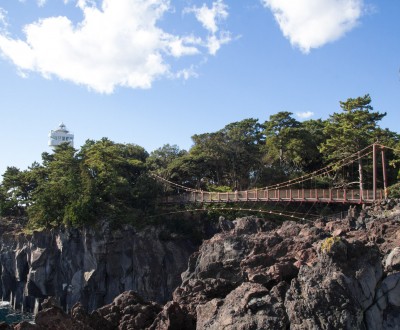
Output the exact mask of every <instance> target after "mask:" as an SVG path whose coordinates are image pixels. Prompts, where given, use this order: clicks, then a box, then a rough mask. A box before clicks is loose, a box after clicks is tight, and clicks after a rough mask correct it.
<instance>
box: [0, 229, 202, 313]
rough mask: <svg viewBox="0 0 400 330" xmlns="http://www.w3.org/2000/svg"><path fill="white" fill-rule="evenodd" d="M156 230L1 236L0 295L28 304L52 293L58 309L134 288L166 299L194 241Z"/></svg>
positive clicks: (92, 305)
mask: <svg viewBox="0 0 400 330" xmlns="http://www.w3.org/2000/svg"><path fill="white" fill-rule="evenodd" d="M160 231H161V229H155V228H147V229H145V230H141V231H136V230H134V229H132V228H127V229H125V230H119V231H113V232H110V231H101V232H95V231H92V230H85V229H82V230H72V229H71V230H51V231H42V232H34V233H33V234H32V235H23V234H20V235H18V236H6V235H3V236H2V238H1V240H0V244H1V252H0V263H1V267H0V269H1V270H0V277H1V285H0V294H1V296H2V298H3V299H5V300H9V299H10V297H11V299H12V300H13V304H14V305H15V306H16V307H17V308H19V307H20V306H21V305H22V304H24V305H25V310H26V308H30V309H33V307H34V302H35V299H40V300H43V299H44V298H46V297H49V296H53V297H57V299H58V300H59V302H60V304H61V306H62V307H63V309H70V308H71V307H72V306H73V305H74V304H75V303H76V302H78V301H79V302H80V303H81V304H82V305H83V306H84V308H85V309H86V310H89V311H91V310H94V309H96V308H99V307H101V306H103V305H105V304H107V303H110V302H111V301H112V300H113V299H114V298H115V297H116V296H117V295H118V294H120V293H122V292H124V291H127V290H135V291H136V292H138V293H139V294H140V295H141V296H142V297H144V298H145V299H149V300H154V301H157V302H160V303H162V302H166V301H167V300H169V299H171V296H172V291H173V290H174V289H175V288H176V287H177V286H178V285H179V284H180V273H181V272H182V271H183V270H184V269H185V268H186V265H187V260H188V258H189V255H190V254H191V253H192V252H193V251H194V248H195V246H194V245H193V244H192V243H191V242H190V241H189V240H188V239H174V240H162V239H160Z"/></svg>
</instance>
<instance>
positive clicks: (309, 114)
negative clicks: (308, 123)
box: [296, 111, 314, 119]
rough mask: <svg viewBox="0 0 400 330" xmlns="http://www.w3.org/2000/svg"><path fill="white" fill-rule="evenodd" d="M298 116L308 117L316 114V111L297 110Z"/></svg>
mask: <svg viewBox="0 0 400 330" xmlns="http://www.w3.org/2000/svg"><path fill="white" fill-rule="evenodd" d="M296 116H297V117H299V118H301V119H307V118H310V117H312V116H314V112H311V111H306V112H296Z"/></svg>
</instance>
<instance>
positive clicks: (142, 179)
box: [0, 94, 400, 228]
mask: <svg viewBox="0 0 400 330" xmlns="http://www.w3.org/2000/svg"><path fill="white" fill-rule="evenodd" d="M340 110H341V111H340V112H337V113H336V112H335V113H333V114H332V115H331V116H330V117H329V118H328V119H327V120H322V119H317V120H305V121H302V122H301V121H298V120H296V119H295V118H294V117H293V113H291V112H287V111H281V112H278V113H276V114H272V115H270V117H269V119H268V120H266V121H265V122H263V123H260V122H259V120H258V119H255V118H248V119H244V120H241V121H238V122H233V123H230V124H227V125H226V126H225V127H223V128H222V129H220V130H218V131H216V132H210V133H202V134H196V135H193V136H192V141H193V145H192V147H191V148H190V149H189V150H188V151H186V150H181V149H179V147H178V146H177V145H169V144H165V145H163V146H162V147H160V148H159V149H156V150H154V151H152V152H151V153H150V154H149V153H148V152H147V151H146V150H145V149H144V148H143V147H141V146H138V145H135V144H121V143H115V142H113V141H111V140H109V139H107V138H103V139H101V140H98V141H93V140H87V141H86V143H85V144H84V145H83V146H82V147H81V149H80V150H76V149H74V148H72V147H71V146H69V145H67V144H62V145H60V146H57V147H56V148H55V149H54V151H53V152H52V153H47V152H45V153H43V154H42V159H41V163H38V162H35V163H34V164H32V166H31V167H29V168H28V169H27V170H23V171H21V170H20V169H18V168H16V167H13V166H10V167H8V168H7V170H6V171H5V172H4V174H3V180H2V183H1V185H0V215H2V216H9V215H15V216H18V215H27V216H28V217H29V224H30V226H31V227H33V228H38V227H49V226H59V225H64V226H83V225H90V224H93V223H95V222H96V221H98V220H106V221H108V222H110V223H111V224H114V225H121V224H124V223H137V222H138V221H139V222H140V219H142V218H143V217H144V216H145V215H148V214H151V213H155V212H157V201H158V198H159V197H160V196H162V195H163V194H166V193H169V192H170V191H169V190H168V189H167V188H166V187H165V186H163V185H162V184H160V183H159V182H157V181H156V180H154V179H153V176H152V175H151V174H152V173H155V174H157V175H158V176H160V177H162V178H164V179H166V180H170V181H172V182H174V183H177V184H179V185H183V186H187V187H192V188H196V189H203V190H209V191H227V190H231V191H233V190H247V189H253V188H260V187H266V186H269V185H271V184H274V183H279V182H282V181H286V180H289V179H292V178H296V177H300V176H302V175H304V174H305V173H311V172H313V171H315V170H317V169H320V168H323V167H325V166H327V165H329V164H331V163H334V162H335V161H337V160H339V159H343V158H345V157H347V156H349V155H351V154H354V153H356V152H357V151H359V150H361V149H363V148H365V147H367V146H369V145H371V144H372V143H375V142H379V143H382V144H385V145H386V146H390V147H392V148H393V150H388V152H387V158H388V162H389V163H390V164H391V165H392V166H391V167H390V169H389V172H388V173H389V178H390V180H391V183H392V184H394V183H396V180H397V175H398V169H397V168H398V166H399V164H400V161H399V159H400V158H399V156H400V152H398V151H396V150H399V149H400V147H399V146H400V139H399V135H398V134H397V133H396V132H392V131H389V130H388V129H383V128H381V127H380V126H379V122H380V121H381V120H382V118H384V116H385V115H386V113H380V112H377V111H374V109H373V107H372V105H371V97H370V96H369V95H368V94H367V95H364V96H362V97H357V98H349V99H347V100H346V101H343V102H340ZM360 168H361V167H360ZM360 175H361V174H360ZM353 176H354V175H353ZM329 180H331V181H332V182H329V184H335V180H336V181H338V180H348V181H351V180H354V177H351V175H349V174H348V175H341V177H340V178H339V176H336V175H333V176H332V177H331V178H329Z"/></svg>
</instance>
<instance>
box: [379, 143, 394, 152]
mask: <svg viewBox="0 0 400 330" xmlns="http://www.w3.org/2000/svg"><path fill="white" fill-rule="evenodd" d="M376 145H377V146H379V147H381V148H382V149H390V150H393V151H396V152H400V149H397V148H393V147H388V146H385V145H383V144H378V143H376Z"/></svg>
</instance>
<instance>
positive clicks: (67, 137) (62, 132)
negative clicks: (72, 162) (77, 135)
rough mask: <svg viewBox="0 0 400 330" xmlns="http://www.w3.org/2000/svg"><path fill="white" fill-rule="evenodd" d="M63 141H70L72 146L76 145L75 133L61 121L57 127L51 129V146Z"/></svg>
mask: <svg viewBox="0 0 400 330" xmlns="http://www.w3.org/2000/svg"><path fill="white" fill-rule="evenodd" d="M62 143H68V144H69V145H70V146H71V147H73V146H74V134H72V133H70V132H69V131H68V130H67V127H66V126H65V125H64V123H61V124H60V125H59V126H58V128H57V129H55V130H51V131H50V133H49V146H50V147H55V146H58V145H60V144H62Z"/></svg>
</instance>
